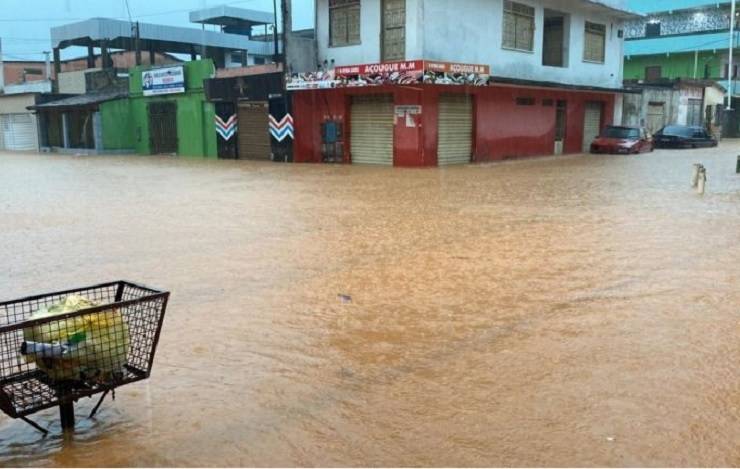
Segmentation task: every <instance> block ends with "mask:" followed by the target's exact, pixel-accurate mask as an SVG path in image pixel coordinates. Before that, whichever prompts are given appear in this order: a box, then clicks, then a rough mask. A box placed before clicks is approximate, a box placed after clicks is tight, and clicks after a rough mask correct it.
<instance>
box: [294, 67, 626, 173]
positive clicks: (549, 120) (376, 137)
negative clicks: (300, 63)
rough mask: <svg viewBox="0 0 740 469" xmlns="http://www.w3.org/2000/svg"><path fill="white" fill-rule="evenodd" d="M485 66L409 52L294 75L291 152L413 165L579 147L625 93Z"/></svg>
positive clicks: (297, 157)
mask: <svg viewBox="0 0 740 469" xmlns="http://www.w3.org/2000/svg"><path fill="white" fill-rule="evenodd" d="M442 65H444V66H445V67H446V70H443V69H441V68H440V67H439V66H442ZM435 67H436V68H437V69H439V70H440V71H437V72H433V71H431V70H430V69H434V68H435ZM455 68H457V69H458V70H457V71H455V70H454V69H455ZM474 68H477V70H478V71H479V72H483V73H467V72H468V71H471V70H473V69H474ZM401 69H403V70H401ZM348 70H350V73H347V71H348ZM378 70H381V71H378ZM409 70H411V72H409ZM460 71H461V72H460ZM394 73H395V74H397V75H396V76H394ZM488 73H489V72H488V67H485V66H480V65H463V64H444V63H442V64H440V63H437V62H423V61H411V62H394V63H387V64H370V65H362V66H354V67H341V68H337V70H336V73H335V74H324V75H323V76H318V77H316V76H313V77H295V79H294V80H293V81H292V82H291V85H289V87H290V88H294V89H297V90H295V91H293V92H292V105H293V115H294V120H295V142H294V147H293V154H294V161H296V162H313V163H319V162H329V161H331V162H343V163H366V164H385V165H391V164H392V165H395V166H407V167H417V166H437V165H448V164H460V163H468V162H486V161H497V160H503V159H507V158H515V157H525V156H539V155H552V154H559V153H579V152H581V151H584V150H585V149H587V148H588V145H590V143H591V140H593V138H594V137H595V136H596V135H597V134H598V133H599V131H600V129H601V128H603V126H605V125H607V124H610V123H612V120H613V116H614V107H615V101H616V97H617V96H621V90H619V89H594V88H589V87H578V86H570V87H564V86H563V85H558V86H553V85H551V84H547V83H538V84H525V83H521V82H520V83H517V82H516V80H510V81H508V82H506V81H503V80H496V79H493V78H491V77H490V76H489V74H488ZM440 83H444V84H440Z"/></svg>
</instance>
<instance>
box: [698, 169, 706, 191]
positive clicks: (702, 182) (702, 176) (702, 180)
mask: <svg viewBox="0 0 740 469" xmlns="http://www.w3.org/2000/svg"><path fill="white" fill-rule="evenodd" d="M706 187H707V170H706V168H704V166H702V167H701V168H700V169H699V181H698V184H697V186H696V191H697V192H698V193H699V195H704V190H705V189H706Z"/></svg>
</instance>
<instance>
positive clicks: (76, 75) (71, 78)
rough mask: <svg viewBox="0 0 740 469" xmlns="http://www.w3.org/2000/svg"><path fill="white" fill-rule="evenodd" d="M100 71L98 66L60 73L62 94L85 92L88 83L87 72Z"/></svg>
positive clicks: (60, 90) (60, 91)
mask: <svg viewBox="0 0 740 469" xmlns="http://www.w3.org/2000/svg"><path fill="white" fill-rule="evenodd" d="M97 71H100V69H98V68H91V69H88V70H77V71H74V72H62V73H60V74H59V93H61V94H85V92H86V91H87V83H86V81H85V74H86V73H87V72H97Z"/></svg>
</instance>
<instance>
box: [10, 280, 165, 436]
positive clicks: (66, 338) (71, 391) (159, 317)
mask: <svg viewBox="0 0 740 469" xmlns="http://www.w3.org/2000/svg"><path fill="white" fill-rule="evenodd" d="M169 295H170V294H169V292H166V291H161V290H156V289H152V288H149V287H145V286H142V285H137V284H135V283H131V282H126V281H118V282H112V283H105V284H100V285H94V286H91V287H86V288H78V289H74V290H67V291H62V292H56V293H48V294H45V295H37V296H32V297H28V298H22V299H19V300H14V301H8V302H4V303H0V410H2V411H3V412H4V413H5V414H7V415H8V416H10V417H12V418H20V419H23V420H24V421H26V422H27V423H29V424H31V425H33V426H34V427H35V428H37V429H39V430H41V431H43V432H46V431H45V430H44V429H42V428H41V427H39V426H38V425H36V424H35V423H34V422H32V421H30V420H29V419H28V418H27V417H28V416H29V415H31V414H33V413H35V412H38V411H40V410H43V409H48V408H51V407H55V406H59V408H60V415H61V419H62V428H64V429H69V428H73V427H74V407H73V406H74V404H73V403H74V402H75V401H77V400H78V399H80V398H82V397H90V396H93V395H95V394H97V393H104V394H103V395H102V397H101V399H100V401H99V402H98V405H97V406H96V407H95V409H94V410H93V413H92V414H91V416H92V415H94V413H95V412H96V411H97V409H98V408H99V406H100V404H101V403H102V401H103V399H104V398H105V396H106V395H107V394H108V392H110V391H113V392H115V391H114V390H115V388H116V387H118V386H122V385H124V384H128V383H133V382H135V381H141V380H144V379H147V378H148V377H149V375H150V373H151V371H152V363H153V361H154V353H155V351H156V349H157V343H158V342H159V335H160V332H161V330H162V322H163V320H164V313H165V310H166V308H167V301H168V299H169ZM70 298H82V299H84V300H85V301H89V303H82V306H83V309H79V310H76V311H75V312H71V313H63V314H53V315H50V314H45V312H47V311H48V309H49V308H53V307H55V305H59V304H60V303H64V302H65V300H67V301H69V299H70ZM80 301H82V300H80ZM40 311H41V313H40Z"/></svg>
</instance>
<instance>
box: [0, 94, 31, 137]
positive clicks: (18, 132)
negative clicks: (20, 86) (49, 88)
mask: <svg viewBox="0 0 740 469" xmlns="http://www.w3.org/2000/svg"><path fill="white" fill-rule="evenodd" d="M38 96H39V94H38V93H24V94H10V95H0V150H10V151H38V148H39V137H38V136H39V132H38V120H37V119H36V115H35V114H34V113H33V112H32V111H29V110H28V109H27V107H28V106H33V105H34V104H36V102H37V99H38Z"/></svg>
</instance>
